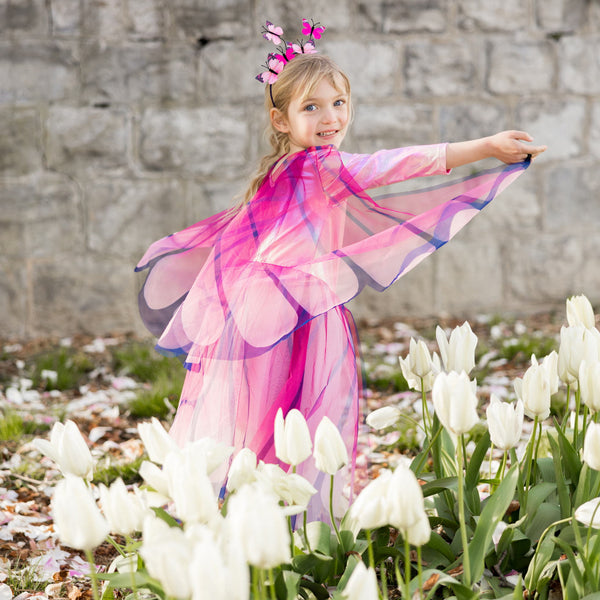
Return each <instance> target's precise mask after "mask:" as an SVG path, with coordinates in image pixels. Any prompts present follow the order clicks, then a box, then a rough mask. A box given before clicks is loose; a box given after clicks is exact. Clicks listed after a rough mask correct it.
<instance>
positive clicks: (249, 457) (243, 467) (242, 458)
mask: <svg viewBox="0 0 600 600" xmlns="http://www.w3.org/2000/svg"><path fill="white" fill-rule="evenodd" d="M255 473H256V454H254V452H252V450H250V448H242V449H241V450H240V451H239V452H238V453H237V454H236V456H235V458H234V459H233V460H232V461H231V466H230V467H229V473H228V475H227V491H229V492H233V491H235V490H237V489H239V488H241V487H242V486H243V485H245V484H247V483H252V482H253V481H255V480H256V475H255Z"/></svg>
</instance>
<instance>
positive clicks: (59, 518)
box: [52, 474, 109, 551]
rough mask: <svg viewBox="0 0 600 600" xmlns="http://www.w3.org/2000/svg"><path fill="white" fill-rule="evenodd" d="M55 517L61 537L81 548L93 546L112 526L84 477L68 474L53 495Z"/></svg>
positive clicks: (73, 546) (61, 539)
mask: <svg viewBox="0 0 600 600" xmlns="http://www.w3.org/2000/svg"><path fill="white" fill-rule="evenodd" d="M52 517H53V519H54V528H55V529H56V531H57V533H58V537H59V539H60V541H61V542H62V543H63V544H65V545H66V546H69V547H71V548H77V549H78V550H89V551H91V550H93V549H94V548H96V547H97V546H99V545H100V544H101V543H102V542H103V541H104V538H106V536H107V535H108V534H109V526H108V523H107V521H106V519H105V518H104V517H103V516H102V513H101V512H100V509H99V508H98V506H97V505H96V502H95V500H94V498H93V496H92V492H91V491H90V490H89V489H88V487H87V486H86V484H85V482H84V481H83V479H81V478H80V477H75V476H74V475H70V474H67V475H65V478H64V479H62V480H61V481H59V482H58V484H57V486H56V489H55V490H54V495H53V496H52Z"/></svg>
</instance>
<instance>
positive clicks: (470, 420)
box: [432, 371, 479, 435]
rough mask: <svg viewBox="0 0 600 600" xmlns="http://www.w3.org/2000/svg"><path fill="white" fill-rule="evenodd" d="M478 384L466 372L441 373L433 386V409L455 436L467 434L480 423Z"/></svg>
mask: <svg viewBox="0 0 600 600" xmlns="http://www.w3.org/2000/svg"><path fill="white" fill-rule="evenodd" d="M476 385H477V384H476V382H475V381H471V380H470V379H469V376H468V375H467V374H466V372H465V371H462V372H461V373H460V374H459V373H456V372H455V371H451V372H450V373H440V374H439V375H438V376H437V377H436V379H435V382H434V384H433V392H432V397H433V407H434V409H435V412H436V414H437V416H438V418H439V420H440V422H441V423H442V425H443V426H444V427H445V428H446V429H447V430H448V431H450V432H451V433H453V434H454V435H460V434H462V433H467V432H468V431H471V429H472V428H473V427H474V426H475V425H476V424H477V423H478V422H479V417H478V415H477V395H476V394H475V390H476Z"/></svg>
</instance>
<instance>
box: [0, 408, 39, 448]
mask: <svg viewBox="0 0 600 600" xmlns="http://www.w3.org/2000/svg"><path fill="white" fill-rule="evenodd" d="M47 430H48V426H47V425H44V424H42V423H36V422H35V421H33V420H30V419H24V418H23V417H22V416H21V415H20V414H19V413H17V412H15V411H13V410H6V411H4V412H2V413H0V441H2V442H9V441H12V440H20V439H21V438H22V437H23V436H26V435H36V434H39V433H43V432H44V431H47Z"/></svg>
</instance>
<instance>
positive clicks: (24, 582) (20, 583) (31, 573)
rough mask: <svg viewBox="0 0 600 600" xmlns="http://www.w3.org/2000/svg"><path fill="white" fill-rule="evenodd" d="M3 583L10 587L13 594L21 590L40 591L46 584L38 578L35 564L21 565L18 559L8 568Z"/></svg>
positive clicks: (19, 592) (21, 591) (17, 593)
mask: <svg viewBox="0 0 600 600" xmlns="http://www.w3.org/2000/svg"><path fill="white" fill-rule="evenodd" d="M4 583H5V584H6V585H8V586H9V587H10V589H11V590H12V593H13V594H14V595H15V596H17V595H19V594H21V593H23V592H41V591H43V590H44V589H45V588H46V586H47V585H48V582H47V581H40V580H39V579H38V576H37V569H36V565H35V564H29V563H25V564H23V565H22V564H21V561H20V560H17V561H16V562H15V564H14V565H12V566H10V567H9V568H8V573H7V576H6V579H5V580H4Z"/></svg>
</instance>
